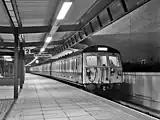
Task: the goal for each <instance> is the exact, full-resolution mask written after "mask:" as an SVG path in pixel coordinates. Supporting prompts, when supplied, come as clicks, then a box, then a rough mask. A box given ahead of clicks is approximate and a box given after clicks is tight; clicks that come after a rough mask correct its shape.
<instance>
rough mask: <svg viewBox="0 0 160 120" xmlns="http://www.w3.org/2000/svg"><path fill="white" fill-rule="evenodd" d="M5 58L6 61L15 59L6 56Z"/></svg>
mask: <svg viewBox="0 0 160 120" xmlns="http://www.w3.org/2000/svg"><path fill="white" fill-rule="evenodd" d="M5 60H6V61H13V59H12V58H6V59H5Z"/></svg>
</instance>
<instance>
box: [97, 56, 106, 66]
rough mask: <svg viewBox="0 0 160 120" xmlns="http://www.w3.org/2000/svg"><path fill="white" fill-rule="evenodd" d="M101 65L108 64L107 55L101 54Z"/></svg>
mask: <svg viewBox="0 0 160 120" xmlns="http://www.w3.org/2000/svg"><path fill="white" fill-rule="evenodd" d="M99 59H100V65H101V66H107V57H106V56H100V57H99Z"/></svg>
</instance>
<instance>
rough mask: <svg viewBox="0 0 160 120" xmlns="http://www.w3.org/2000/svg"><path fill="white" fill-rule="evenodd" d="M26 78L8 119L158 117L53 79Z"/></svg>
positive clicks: (139, 119) (145, 119) (128, 119)
mask: <svg viewBox="0 0 160 120" xmlns="http://www.w3.org/2000/svg"><path fill="white" fill-rule="evenodd" d="M25 78H26V80H25V84H24V88H23V90H22V91H21V92H20V95H19V98H18V100H17V101H16V103H15V104H14V106H13V107H12V109H11V112H10V113H9V114H8V116H7V117H6V120H158V119H155V118H152V117H150V116H147V115H145V114H142V113H140V112H136V111H134V110H131V109H129V108H126V107H123V106H121V105H118V104H116V103H114V102H112V101H109V100H106V99H104V98H101V97H98V96H96V95H93V94H91V93H87V92H85V91H83V90H80V89H77V88H74V87H72V86H69V85H66V84H63V83H60V82H57V81H55V80H53V79H49V78H45V77H41V76H37V75H32V74H26V77H25Z"/></svg>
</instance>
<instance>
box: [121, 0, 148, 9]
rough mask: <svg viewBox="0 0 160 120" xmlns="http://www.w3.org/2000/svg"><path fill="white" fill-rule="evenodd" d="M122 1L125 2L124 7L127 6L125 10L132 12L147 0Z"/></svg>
mask: <svg viewBox="0 0 160 120" xmlns="http://www.w3.org/2000/svg"><path fill="white" fill-rule="evenodd" d="M124 1H125V3H126V5H127V8H128V9H129V10H133V9H134V8H136V7H137V6H140V5H142V4H143V3H144V2H146V1H147V0H124Z"/></svg>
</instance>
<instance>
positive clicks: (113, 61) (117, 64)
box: [108, 54, 122, 83]
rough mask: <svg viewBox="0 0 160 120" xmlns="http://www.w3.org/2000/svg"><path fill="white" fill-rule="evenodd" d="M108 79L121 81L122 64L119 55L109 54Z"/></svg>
mask: <svg viewBox="0 0 160 120" xmlns="http://www.w3.org/2000/svg"><path fill="white" fill-rule="evenodd" d="M108 61H109V71H110V72H109V80H110V83H121V82H122V64H121V61H120V55H118V54H114V55H113V54H109V55H108Z"/></svg>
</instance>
